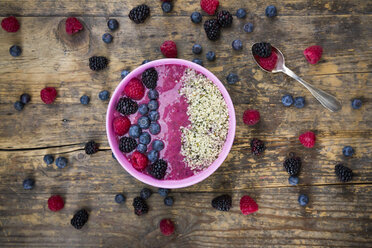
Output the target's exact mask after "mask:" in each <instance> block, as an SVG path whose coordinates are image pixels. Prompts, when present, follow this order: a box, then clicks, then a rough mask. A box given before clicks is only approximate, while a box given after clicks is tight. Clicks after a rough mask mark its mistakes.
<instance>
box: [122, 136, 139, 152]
mask: <svg viewBox="0 0 372 248" xmlns="http://www.w3.org/2000/svg"><path fill="white" fill-rule="evenodd" d="M136 147H137V141H136V140H135V139H133V138H131V137H122V138H121V139H120V140H119V150H120V151H122V152H124V153H129V152H131V151H133V150H134V149H136Z"/></svg>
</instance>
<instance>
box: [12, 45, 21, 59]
mask: <svg viewBox="0 0 372 248" xmlns="http://www.w3.org/2000/svg"><path fill="white" fill-rule="evenodd" d="M9 53H10V55H12V56H13V57H18V56H20V55H21V54H22V48H21V47H20V46H17V45H13V46H11V47H10V48H9Z"/></svg>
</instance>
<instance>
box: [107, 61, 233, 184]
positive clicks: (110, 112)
mask: <svg viewBox="0 0 372 248" xmlns="http://www.w3.org/2000/svg"><path fill="white" fill-rule="evenodd" d="M167 64H170V65H181V66H186V67H188V68H192V69H194V70H195V71H197V72H200V73H202V74H203V75H205V76H206V77H207V78H209V79H210V80H211V81H212V82H213V83H214V84H215V85H216V86H217V87H218V88H219V90H220V91H221V93H222V95H223V97H224V99H225V101H226V104H227V107H228V113H229V131H228V134H227V138H226V141H225V144H224V146H223V148H222V151H221V153H220V155H219V156H218V158H217V159H216V160H215V161H214V162H213V163H212V164H211V165H210V166H209V167H208V168H206V169H205V170H204V171H202V172H200V173H198V174H197V175H194V176H191V177H188V178H185V179H181V180H157V179H155V178H153V177H151V176H148V175H145V174H143V173H141V172H139V171H137V170H136V169H134V168H133V166H132V165H131V163H130V162H129V161H128V159H127V158H126V157H125V156H124V155H123V154H122V153H121V151H120V150H119V146H118V142H117V140H116V137H115V133H114V131H113V127H112V121H113V117H114V111H115V105H116V103H117V101H118V99H119V98H120V95H121V92H122V91H123V90H124V87H125V85H126V84H127V83H128V82H129V81H130V79H131V78H133V77H135V76H137V75H139V74H141V73H142V72H143V71H145V70H146V69H148V68H151V67H156V66H160V65H167ZM235 126H236V120H235V110H234V106H233V103H232V101H231V98H230V95H229V93H228V92H227V90H226V89H225V87H224V86H223V84H222V83H221V82H220V80H219V79H218V78H217V77H216V76H215V75H213V73H211V72H210V71H208V70H207V69H205V68H204V67H202V66H200V65H198V64H196V63H193V62H190V61H187V60H183V59H159V60H155V61H151V62H149V63H147V64H144V65H141V66H139V67H138V68H136V69H135V70H133V71H132V72H131V73H130V74H129V75H128V76H126V77H125V78H124V79H123V80H122V81H121V82H120V84H119V85H118V86H117V87H116V89H115V92H114V94H113V95H112V97H111V100H110V103H109V105H108V108H107V115H106V132H107V138H108V141H109V144H110V147H111V150H112V152H113V153H114V155H115V157H116V159H117V160H118V161H119V163H120V164H121V166H123V168H124V169H125V170H126V171H127V172H128V173H129V174H131V175H132V176H134V177H135V178H137V179H138V180H140V181H141V182H144V183H146V184H149V185H152V186H155V187H159V188H167V189H172V188H183V187H187V186H190V185H193V184H196V183H198V182H201V181H203V180H204V179H206V178H207V177H209V176H210V175H211V174H212V173H213V172H215V171H216V170H217V168H218V167H219V166H220V165H221V164H222V163H223V161H224V160H225V159H226V157H227V155H228V154H229V152H230V149H231V146H232V144H233V142H234V136H235Z"/></svg>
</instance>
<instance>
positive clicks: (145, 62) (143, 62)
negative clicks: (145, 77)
mask: <svg viewBox="0 0 372 248" xmlns="http://www.w3.org/2000/svg"><path fill="white" fill-rule="evenodd" d="M149 62H151V60H149V59H145V60H144V61H142V63H141V65H144V64H147V63H149Z"/></svg>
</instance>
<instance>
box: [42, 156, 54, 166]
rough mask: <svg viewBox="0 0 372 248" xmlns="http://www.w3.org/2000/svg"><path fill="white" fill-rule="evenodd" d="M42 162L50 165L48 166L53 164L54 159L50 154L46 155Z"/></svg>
mask: <svg viewBox="0 0 372 248" xmlns="http://www.w3.org/2000/svg"><path fill="white" fill-rule="evenodd" d="M43 160H44V163H45V164H46V165H50V164H53V162H54V157H53V155H51V154H47V155H45V156H44V158H43Z"/></svg>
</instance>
